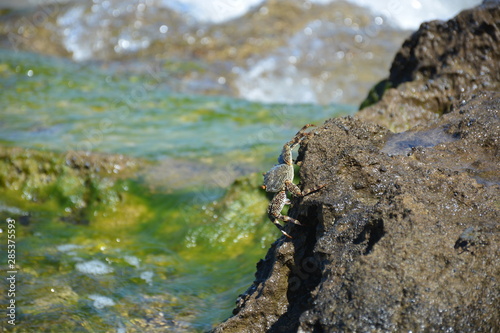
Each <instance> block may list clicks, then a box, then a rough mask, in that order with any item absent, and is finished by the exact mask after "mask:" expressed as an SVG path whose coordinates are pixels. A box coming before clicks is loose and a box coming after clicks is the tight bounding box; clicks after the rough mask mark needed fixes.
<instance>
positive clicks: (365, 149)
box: [213, 2, 500, 332]
mask: <svg viewBox="0 0 500 333" xmlns="http://www.w3.org/2000/svg"><path fill="white" fill-rule="evenodd" d="M496 3H497V4H498V2H496ZM485 6H487V5H483V6H480V7H478V8H476V9H475V10H472V11H465V12H463V13H461V14H459V16H458V17H457V18H455V19H454V20H451V21H449V22H448V23H447V24H443V23H439V22H431V23H429V24H424V25H423V26H422V27H421V29H420V30H419V32H417V33H416V34H414V36H413V37H412V38H411V39H410V40H409V41H408V42H407V43H406V44H405V45H404V46H403V48H402V50H401V51H400V53H399V54H398V56H397V57H396V61H395V64H394V66H393V71H392V72H391V78H393V79H394V78H396V77H398V78H399V79H398V80H399V82H398V84H399V85H398V87H397V88H395V89H390V90H388V91H386V93H385V95H384V97H383V99H382V100H381V101H379V102H378V103H377V104H375V105H373V106H371V107H369V108H367V109H365V110H363V111H362V112H361V113H360V114H359V115H358V116H357V117H355V118H352V117H347V118H338V119H332V120H329V121H327V122H326V123H325V124H324V125H323V126H320V127H319V128H317V130H316V131H315V133H316V134H315V135H313V136H311V137H310V138H309V139H308V140H307V141H306V142H303V143H302V146H301V148H300V151H299V158H298V160H299V161H300V163H301V169H300V177H301V185H300V186H301V188H303V189H307V188H311V187H314V186H317V185H320V184H326V185H327V186H326V187H325V188H323V189H322V190H320V191H318V192H315V193H312V194H310V195H308V196H306V197H304V198H300V199H294V200H292V208H291V209H290V211H289V213H288V214H289V215H290V216H292V217H294V218H297V219H298V220H299V221H301V222H302V223H303V224H304V226H296V225H288V226H287V227H286V230H287V232H289V233H290V234H291V235H292V236H293V237H294V238H293V239H291V240H290V239H286V238H285V237H282V238H280V239H279V240H277V241H276V242H275V243H274V244H272V246H271V248H270V249H269V251H268V253H267V255H266V258H265V259H264V260H261V261H260V262H259V263H258V264H257V272H256V275H255V276H256V279H255V281H254V283H253V284H252V286H250V288H249V289H248V290H247V291H246V292H245V293H244V294H243V295H240V297H239V298H238V300H237V304H236V308H235V309H234V311H233V316H232V317H231V318H229V319H227V320H226V321H225V322H224V323H222V324H220V325H219V326H217V327H216V328H214V330H213V332H354V331H357V332H400V331H415V332H444V331H447V332H497V331H500V312H499V311H498V309H499V308H500V283H499V280H500V264H499V261H498V260H499V259H498V258H499V257H500V201H499V200H500V170H499V167H498V166H499V165H500V117H499V109H500V92H498V90H499V89H498V87H499V86H500V85H499V82H500V78H499V75H500V74H499V69H498V64H499V59H500V50H499V49H498V41H499V39H500V34H499V33H498V31H499V28H498V18H499V17H500V12H499V10H498V8H496V7H495V6H493V7H491V5H490V7H489V9H488V10H486V9H485V8H486V7H485ZM490 18H492V20H493V21H492V20H491V19H490ZM488 22H489V23H488ZM430 28H432V29H438V30H439V34H438V33H437V32H436V34H434V33H432V36H431V35H429V33H430V32H429V31H431V30H432V29H430ZM471 29H472V30H471ZM474 29H475V30H474ZM436 31H437V30H436ZM461 34H463V35H465V37H464V36H462V37H460V36H459V35H461ZM470 34H476V35H475V38H472V37H471V39H467V38H466V36H469V35H470ZM424 35H427V37H426V38H424ZM447 36H448V37H447ZM481 40H483V42H484V44H481V43H483V42H481ZM492 40H494V41H496V42H495V43H497V45H496V46H494V47H493V46H492V44H491V43H490V42H491V41H492ZM459 41H463V42H464V43H473V44H469V45H465V44H464V45H462V46H460V47H459V46H457V45H458V44H460V43H459ZM422 43H423V44H426V45H428V46H427V47H428V48H429V46H430V45H433V48H431V49H427V50H426V49H425V48H423V46H421V44H422ZM440 43H441V44H440ZM445 44H446V45H447V46H450V45H452V46H453V47H454V51H450V52H448V53H447V52H445V51H444V50H445V48H444V45H445ZM439 45H441V46H439ZM472 45H474V47H477V48H479V50H480V51H481V50H482V51H481V52H483V54H484V56H485V58H483V59H480V58H475V57H471V58H468V57H469V55H468V53H467V52H466V51H469V50H470V52H471V53H475V54H476V55H477V52H476V51H477V50H476V49H472V47H471V46H472ZM480 45H486V46H484V47H482V48H481V47H480ZM488 48H489V49H488ZM468 49H469V50H468ZM433 50H434V51H435V52H434V51H433ZM436 50H438V51H439V50H440V51H439V52H438V51H436ZM426 52H428V53H429V58H428V61H431V60H430V59H431V58H432V59H434V63H436V64H437V63H439V62H442V63H441V64H440V65H429V66H430V67H425V65H424V64H425V61H427V60H425V59H424V60H425V61H423V58H425V57H426ZM447 55H449V56H447ZM453 55H457V58H456V59H455V60H451V59H452V58H453ZM405 57H406V58H405ZM412 57H413V58H412ZM410 58H412V59H413V60H411V59H410ZM417 58H419V59H417ZM404 59H409V60H404ZM460 59H461V60H460ZM480 60H481V61H482V63H480ZM471 62H472V63H471ZM459 63H461V64H462V65H460V66H462V67H461V68H462V69H463V68H464V67H463V66H464V65H465V64H468V66H469V67H468V69H467V70H463V71H462V72H460V70H458V69H457V71H455V70H454V69H453V68H455V67H454V66H455V65H456V64H459ZM398 64H400V65H398ZM398 66H401V68H399V69H397V71H399V73H400V74H399V76H398V75H396V74H395V73H396V69H395V68H396V67H398ZM457 66H458V65H457ZM495 66H496V67H495ZM457 68H458V67H457ZM447 70H448V71H449V72H446V71H447ZM402 73H406V74H405V75H403V74H402ZM409 80H413V81H409ZM405 81H406V82H405ZM488 82H489V83H488ZM446 84H448V85H449V86H448V87H453V89H451V88H448V89H446V88H445V87H446ZM462 88H463V90H464V91H463V94H461V95H460V91H461V89H462ZM487 88H491V89H492V90H493V91H486V90H487ZM412 89H417V90H418V89H423V90H425V94H417V93H413V94H412ZM387 96H389V97H387ZM437 109H439V110H437ZM436 110H437V111H439V112H437V113H435V112H434V111H436ZM407 124H412V125H416V126H414V127H412V128H411V129H410V130H408V131H405V132H401V133H393V132H391V131H390V130H389V128H391V129H393V130H394V129H402V128H406V127H408V125H407Z"/></svg>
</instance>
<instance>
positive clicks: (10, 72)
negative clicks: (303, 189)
mask: <svg viewBox="0 0 500 333" xmlns="http://www.w3.org/2000/svg"><path fill="white" fill-rule="evenodd" d="M0 80H1V82H2V87H3V89H2V90H1V91H0V108H1V109H2V112H1V114H0V142H1V143H2V145H3V146H4V147H9V146H15V147H23V148H29V149H35V150H36V151H41V152H44V151H45V152H47V156H48V155H49V154H53V152H59V153H61V154H63V155H62V156H64V153H65V152H67V151H69V150H77V151H80V152H81V153H83V154H85V152H89V153H96V152H98V153H102V154H123V155H126V156H129V157H133V158H137V159H138V161H144V163H145V164H144V165H146V166H147V167H146V169H142V170H139V171H138V173H137V175H136V176H133V177H131V178H128V179H124V180H120V181H117V183H116V184H114V185H113V184H111V185H110V184H108V182H107V181H106V178H105V177H104V178H102V179H100V180H94V179H95V178H92V177H93V176H91V178H90V179H88V180H87V181H90V182H92V184H94V185H91V186H90V188H92V187H93V186H94V187H95V188H94V189H93V190H91V191H90V192H88V191H87V192H84V193H82V192H81V191H80V190H79V187H82V186H86V187H85V188H87V187H89V186H88V185H84V183H78V182H79V181H80V180H79V179H78V178H74V177H70V176H68V175H66V174H61V175H58V174H57V172H56V173H54V175H55V177H60V179H59V180H58V182H57V183H56V184H57V186H56V187H54V188H53V189H51V188H48V189H44V190H43V191H42V192H43V196H44V197H39V198H38V199H37V198H36V196H33V195H32V192H30V191H31V190H33V191H34V192H35V193H37V191H38V192H39V194H38V195H39V196H40V195H42V194H40V193H41V192H40V190H39V189H37V188H36V187H37V186H38V185H36V184H37V183H35V184H31V185H30V184H21V185H19V186H20V187H21V191H22V189H23V188H24V189H26V190H25V191H24V192H19V191H18V192H16V191H15V190H14V189H10V188H8V185H7V184H9V180H8V178H3V179H4V181H3V184H4V187H3V188H2V189H1V191H0V211H1V212H2V215H3V216H10V217H14V218H16V219H17V220H18V221H19V223H18V229H17V240H18V242H17V251H18V252H17V253H18V254H17V255H18V257H17V259H18V265H19V283H18V287H19V292H18V294H17V302H18V303H17V304H18V316H17V323H18V324H17V325H16V327H15V329H14V331H18V332H23V331H49V332H50V331H54V332H55V331H58V332H70V331H77V330H80V331H88V332H104V331H110V330H111V331H118V332H134V331H148V332H155V331H162V330H167V331H174V332H184V331H189V332H193V331H204V330H207V329H209V328H210V327H211V326H212V325H213V324H215V323H217V322H220V321H222V320H224V319H225V318H226V317H228V316H230V314H231V309H232V307H233V305H234V301H235V300H236V297H237V296H238V294H240V293H241V292H243V291H244V290H245V289H246V288H248V286H249V285H250V284H251V282H252V281H253V272H254V270H255V264H256V262H257V261H258V260H259V259H260V258H263V257H264V255H265V253H266V250H267V248H268V247H269V246H270V245H271V244H272V242H274V241H275V240H276V239H277V238H278V237H280V233H279V231H278V230H276V228H275V227H274V226H273V225H272V224H271V223H269V221H267V218H266V217H265V210H266V207H267V204H268V200H269V198H268V197H266V195H265V194H264V193H263V192H262V191H260V190H259V185H260V183H261V181H262V179H261V178H262V177H261V175H260V174H256V173H254V174H253V175H252V176H245V175H247V174H249V173H252V172H263V171H266V170H267V169H268V168H269V167H271V166H272V165H273V164H274V163H276V159H277V156H278V155H279V152H280V149H281V146H282V144H283V143H284V142H286V141H287V140H289V139H290V138H291V137H292V136H293V134H294V133H295V132H296V131H297V130H298V129H299V128H300V127H301V126H302V125H303V124H305V123H307V122H314V123H316V124H318V125H319V124H321V123H322V122H323V120H325V119H327V118H329V117H333V116H336V115H340V114H350V113H352V112H354V110H355V107H353V106H347V105H344V106H342V105H328V106H318V105H307V104H302V105H287V104H266V103H256V102H248V101H244V100H241V99H236V98H230V97H216V96H202V95H189V94H179V93H175V92H172V91H171V90H170V89H169V88H168V87H167V86H166V85H163V84H162V82H161V80H159V79H158V77H157V76H155V75H152V74H151V75H150V74H147V73H146V74H144V73H141V74H133V73H124V72H116V71H113V70H108V69H106V68H99V66H97V65H92V64H77V63H74V62H72V61H69V60H64V59H61V58H54V57H48V56H41V55H37V54H32V53H23V52H18V51H8V50H2V51H0ZM41 156H42V157H43V154H42V155H41ZM42 157H36V159H37V160H39V159H40V158H42ZM26 158H27V159H28V160H29V159H30V158H31V159H34V158H35V157H30V154H29V153H28V154H26ZM8 159H13V157H9V156H7V157H6V160H4V161H1V162H2V163H6V164H2V163H0V164H1V165H9V161H8ZM12 163H17V162H15V161H14V162H12ZM27 163H28V165H32V167H33V168H35V169H39V168H43V169H44V172H45V173H48V174H51V173H50V172H47V171H46V170H45V169H47V170H51V169H52V168H56V169H57V164H58V163H59V164H60V163H64V159H61V160H58V159H57V160H56V162H51V160H50V159H47V160H45V161H44V162H39V163H38V164H37V162H36V160H33V162H32V163H31V162H29V161H28V162H27ZM141 163H142V162H141ZM53 164H56V166H54V165H53ZM30 168H31V167H29V168H28V167H24V166H23V167H21V169H23V170H24V171H23V172H24V173H23V177H24V175H25V174H28V175H29V176H30V177H31V178H30V177H28V178H27V179H28V180H27V181H28V182H31V181H32V180H33V179H35V180H36V179H37V175H36V172H35V173H32V172H33V171H31V170H32V169H30ZM117 168H118V169H119V167H117ZM118 169H117V170H118ZM3 177H7V176H3ZM239 177H243V178H239ZM235 179H237V181H236V182H235V183H233V182H234V180H235ZM39 181H40V183H41V184H42V185H43V180H39ZM75 182H76V183H75ZM11 183H12V184H14V183H15V184H18V183H16V182H15V181H13V182H11ZM231 184H232V185H231ZM16 186H18V185H16ZM33 187H35V188H33ZM228 187H229V190H227V188H228ZM89 195H90V196H94V197H96V198H97V199H92V198H90V199H89V198H88V197H87V196H89ZM103 199H104V200H103ZM39 202H40V203H39ZM82 202H91V203H92V207H83V206H82V205H85V204H84V203H82ZM78 211H84V212H85V215H84V216H83V217H82V216H78V214H77V215H76V216H75V214H76V213H75V212H78ZM21 222H22V223H21ZM4 230H5V229H4ZM2 245H3V244H2Z"/></svg>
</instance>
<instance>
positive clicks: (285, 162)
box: [262, 124, 325, 238]
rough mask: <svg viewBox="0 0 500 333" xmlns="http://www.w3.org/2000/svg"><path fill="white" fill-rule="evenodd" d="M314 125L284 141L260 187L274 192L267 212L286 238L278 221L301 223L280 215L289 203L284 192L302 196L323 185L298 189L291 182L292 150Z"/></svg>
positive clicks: (304, 128)
mask: <svg viewBox="0 0 500 333" xmlns="http://www.w3.org/2000/svg"><path fill="white" fill-rule="evenodd" d="M311 126H314V125H312V124H307V125H305V126H304V127H302V128H301V129H300V131H298V132H297V134H295V136H294V137H293V139H292V140H290V141H289V142H287V143H285V145H284V146H283V150H282V151H281V155H280V156H279V157H278V163H279V164H276V165H275V166H274V167H273V168H271V170H269V171H268V172H267V173H265V174H264V185H262V188H263V189H264V190H266V192H273V193H276V194H275V195H274V197H273V199H272V200H271V202H270V203H269V206H268V208H267V214H268V216H269V219H270V220H271V222H273V223H274V224H275V225H276V227H278V229H279V230H280V231H281V232H282V233H283V235H285V236H286V237H288V238H292V236H290V235H289V234H287V233H286V232H285V230H283V226H282V225H281V224H280V223H279V222H278V221H283V222H292V223H294V224H297V225H301V224H300V222H299V221H297V220H296V219H294V218H292V217H290V216H286V215H282V214H281V211H282V210H283V207H285V205H289V204H290V199H288V198H287V195H286V192H287V191H288V192H290V194H291V195H292V196H295V197H303V196H306V195H308V194H310V193H312V192H315V191H317V190H319V189H321V188H322V187H324V186H325V185H320V186H317V187H314V188H311V189H308V190H305V191H302V190H300V188H299V187H298V186H297V185H295V184H294V183H293V176H294V170H293V159H292V150H293V148H295V147H296V146H297V145H298V144H299V143H300V142H301V141H302V139H304V137H306V136H308V135H310V134H311V132H306V129H307V128H309V127H311Z"/></svg>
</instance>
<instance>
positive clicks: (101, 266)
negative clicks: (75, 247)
mask: <svg viewBox="0 0 500 333" xmlns="http://www.w3.org/2000/svg"><path fill="white" fill-rule="evenodd" d="M76 269H77V270H78V271H80V272H82V273H84V274H89V275H104V274H108V273H112V272H113V268H112V267H111V266H109V265H107V264H105V263H103V262H102V261H100V260H90V261H85V262H81V263H78V264H76Z"/></svg>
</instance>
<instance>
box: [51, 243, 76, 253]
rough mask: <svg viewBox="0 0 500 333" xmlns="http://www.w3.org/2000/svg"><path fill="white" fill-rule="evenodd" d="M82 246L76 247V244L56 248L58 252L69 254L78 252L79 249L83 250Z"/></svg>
mask: <svg viewBox="0 0 500 333" xmlns="http://www.w3.org/2000/svg"><path fill="white" fill-rule="evenodd" d="M81 248H82V246H81V245H76V244H62V245H58V246H57V247H56V249H57V251H60V252H69V251H73V250H77V249H81Z"/></svg>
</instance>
